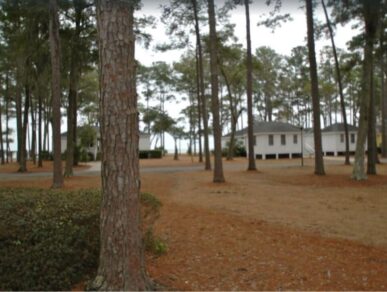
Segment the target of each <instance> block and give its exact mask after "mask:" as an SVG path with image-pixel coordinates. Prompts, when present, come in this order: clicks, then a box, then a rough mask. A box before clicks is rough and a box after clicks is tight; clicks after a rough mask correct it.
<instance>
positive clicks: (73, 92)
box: [64, 0, 82, 177]
mask: <svg viewBox="0 0 387 292" xmlns="http://www.w3.org/2000/svg"><path fill="white" fill-rule="evenodd" d="M73 3H74V9H75V31H74V35H73V37H72V43H71V61H70V76H69V79H70V81H69V95H68V98H69V106H68V109H67V147H66V150H67V151H66V166H65V172H64V175H65V176H66V177H68V176H72V175H73V166H74V153H75V147H76V142H75V141H76V137H75V129H76V124H77V115H76V112H77V110H76V108H77V95H78V80H79V77H80V72H79V63H80V60H79V53H78V51H79V46H78V43H79V42H80V39H79V37H80V33H81V18H82V7H81V6H80V5H79V1H77V0H74V1H73ZM74 125H75V126H74Z"/></svg>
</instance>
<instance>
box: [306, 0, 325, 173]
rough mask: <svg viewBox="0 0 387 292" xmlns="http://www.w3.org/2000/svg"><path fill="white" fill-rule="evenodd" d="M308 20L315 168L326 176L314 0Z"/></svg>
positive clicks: (309, 5) (308, 8)
mask: <svg viewBox="0 0 387 292" xmlns="http://www.w3.org/2000/svg"><path fill="white" fill-rule="evenodd" d="M306 18H307V29H308V55H309V63H310V70H309V72H310V79H311V83H312V88H311V94H312V104H313V130H314V148H315V168H314V173H315V174H317V175H325V170H324V160H323V152H322V143H321V125H320V97H319V91H318V76H317V63H316V53H315V45H314V23H313V4H312V0H306Z"/></svg>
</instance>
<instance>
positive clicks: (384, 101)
mask: <svg viewBox="0 0 387 292" xmlns="http://www.w3.org/2000/svg"><path fill="white" fill-rule="evenodd" d="M382 11H383V13H386V12H387V3H386V1H384V3H383V8H382ZM380 23H381V28H380V82H381V109H382V110H381V111H382V145H381V147H382V149H381V150H382V157H383V158H387V90H386V78H385V75H386V72H387V70H386V50H387V47H386V41H385V38H386V34H385V29H386V26H385V20H381V22H380Z"/></svg>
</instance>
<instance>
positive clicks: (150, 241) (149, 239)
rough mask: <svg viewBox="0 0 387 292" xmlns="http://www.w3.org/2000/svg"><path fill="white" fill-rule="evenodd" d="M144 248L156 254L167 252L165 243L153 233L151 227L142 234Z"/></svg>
mask: <svg viewBox="0 0 387 292" xmlns="http://www.w3.org/2000/svg"><path fill="white" fill-rule="evenodd" d="M144 245H145V250H146V251H148V252H151V253H153V254H155V255H157V256H160V255H163V254H165V253H166V252H167V249H168V247H167V244H166V243H165V242H164V241H163V240H162V239H161V238H159V237H156V236H155V235H154V233H153V229H152V228H149V229H148V230H147V231H146V232H145V235H144Z"/></svg>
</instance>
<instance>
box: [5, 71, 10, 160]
mask: <svg viewBox="0 0 387 292" xmlns="http://www.w3.org/2000/svg"><path fill="white" fill-rule="evenodd" d="M9 99H10V96H9V73H8V71H7V73H6V77H5V129H6V136H5V145H6V147H5V148H6V151H7V155H6V162H7V163H9V162H10V159H9V154H10V145H9V144H10V143H9V134H10V133H9Z"/></svg>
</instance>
